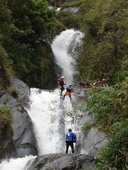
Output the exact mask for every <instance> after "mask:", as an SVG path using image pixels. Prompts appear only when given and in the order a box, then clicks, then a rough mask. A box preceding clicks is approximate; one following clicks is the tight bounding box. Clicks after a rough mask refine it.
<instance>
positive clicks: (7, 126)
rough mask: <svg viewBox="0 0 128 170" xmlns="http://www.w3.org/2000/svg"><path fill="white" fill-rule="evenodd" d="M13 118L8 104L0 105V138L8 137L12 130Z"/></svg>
mask: <svg viewBox="0 0 128 170" xmlns="http://www.w3.org/2000/svg"><path fill="white" fill-rule="evenodd" d="M11 123H12V118H11V115H10V108H9V107H8V106H0V138H6V136H7V134H10V133H11V132H12V128H11Z"/></svg>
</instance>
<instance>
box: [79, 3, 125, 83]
mask: <svg viewBox="0 0 128 170" xmlns="http://www.w3.org/2000/svg"><path fill="white" fill-rule="evenodd" d="M127 6H128V2H126V1H125V0H122V1H120V0H116V1H111V0H104V1H101V0H97V1H93V3H92V4H91V1H90V3H89V1H88V0H85V1H84V3H83V6H82V13H83V23H82V28H83V29H82V30H83V32H85V37H84V39H83V52H82V53H81V55H80V57H79V58H78V65H77V67H78V70H79V71H80V77H84V78H86V79H88V80H93V81H95V80H102V78H106V80H107V81H109V84H114V82H113V81H114V78H115V77H116V73H117V72H118V71H119V70H121V63H122V61H125V60H126V59H127V57H128V55H127V48H128V42H127V38H126V37H128V12H127Z"/></svg>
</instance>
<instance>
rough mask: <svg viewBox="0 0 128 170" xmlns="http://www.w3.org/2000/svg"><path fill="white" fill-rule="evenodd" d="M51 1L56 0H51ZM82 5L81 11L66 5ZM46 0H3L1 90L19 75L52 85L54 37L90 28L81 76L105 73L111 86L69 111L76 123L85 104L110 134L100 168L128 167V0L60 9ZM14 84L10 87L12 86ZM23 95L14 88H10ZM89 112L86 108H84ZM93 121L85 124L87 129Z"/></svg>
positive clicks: (1, 110) (88, 1) (0, 133)
mask: <svg viewBox="0 0 128 170" xmlns="http://www.w3.org/2000/svg"><path fill="white" fill-rule="evenodd" d="M48 2H50V3H52V1H51V0H48ZM74 6H75V7H79V6H80V9H81V10H80V11H79V14H73V13H72V12H69V11H63V10H62V9H64V8H67V7H74ZM55 9H56V8H53V9H49V8H48V3H47V2H46V1H45V0H27V1H26V0H18V1H17V0H11V1H10V0H4V1H3V0H0V90H3V89H5V88H8V86H9V84H10V77H11V76H12V75H13V76H17V77H18V78H19V79H21V80H22V81H24V82H25V83H26V84H28V85H29V86H30V87H32V86H33V87H34V86H35V87H39V88H49V89H50V88H52V85H53V81H54V79H55V74H54V65H53V63H54V62H53V56H52V51H50V46H49V45H50V42H51V41H52V40H53V38H54V36H55V35H56V34H59V33H60V32H61V31H63V30H65V29H67V28H75V29H79V30H82V32H83V33H85V36H84V38H83V47H82V48H81V53H80V52H79V57H78V59H77V66H76V67H77V69H78V71H79V73H80V75H79V77H78V80H80V79H81V78H85V79H86V80H88V81H90V82H94V81H96V80H102V79H103V78H105V79H106V80H107V83H108V85H109V86H108V87H105V88H102V87H100V88H92V89H91V90H89V93H88V95H89V98H88V101H87V105H86V104H85V106H86V107H85V106H82V107H81V106H80V107H79V108H78V107H77V106H76V107H75V108H74V113H72V112H68V113H67V115H68V116H70V117H71V118H72V120H73V122H74V121H75V120H76V119H78V118H79V116H80V115H78V113H77V110H80V109H81V108H82V109H85V108H86V110H87V111H88V113H89V115H90V116H92V119H93V124H94V125H95V126H97V127H100V128H101V130H102V131H104V132H105V133H106V136H107V137H108V145H107V146H106V147H105V148H103V149H102V150H101V152H100V154H99V157H98V161H97V168H96V169H97V170H101V169H103V170H111V169H112V168H113V167H116V168H117V170H126V169H128V160H127V159H128V53H127V49H128V38H127V37H128V1H126V0H115V1H112V0H104V1H103V0H97V1H94V0H79V1H73V0H72V1H70V2H69V1H66V2H65V3H64V4H63V5H62V9H61V10H60V12H58V13H56V12H55ZM8 89H9V88H8ZM10 94H11V95H13V96H14V97H17V96H18V93H17V91H16V90H15V89H13V90H12V91H11V92H10ZM9 111H10V110H9V108H8V107H7V106H1V107H0V120H1V124H0V138H2V137H5V138H6V134H8V133H9V132H11V130H10V129H11V117H10V113H9ZM82 111H84V110H82ZM91 126H92V122H91V123H90V124H89V123H88V124H85V125H83V127H82V130H83V131H85V132H86V131H88V130H89V128H90V127H91Z"/></svg>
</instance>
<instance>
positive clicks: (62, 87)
mask: <svg viewBox="0 0 128 170" xmlns="http://www.w3.org/2000/svg"><path fill="white" fill-rule="evenodd" d="M58 85H59V88H60V96H62V93H63V91H64V89H65V88H64V85H66V84H65V83H64V76H62V77H61V78H59V79H58Z"/></svg>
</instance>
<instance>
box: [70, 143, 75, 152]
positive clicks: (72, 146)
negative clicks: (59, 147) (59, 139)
mask: <svg viewBox="0 0 128 170" xmlns="http://www.w3.org/2000/svg"><path fill="white" fill-rule="evenodd" d="M70 146H71V149H72V153H74V145H73V142H71V144H70Z"/></svg>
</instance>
